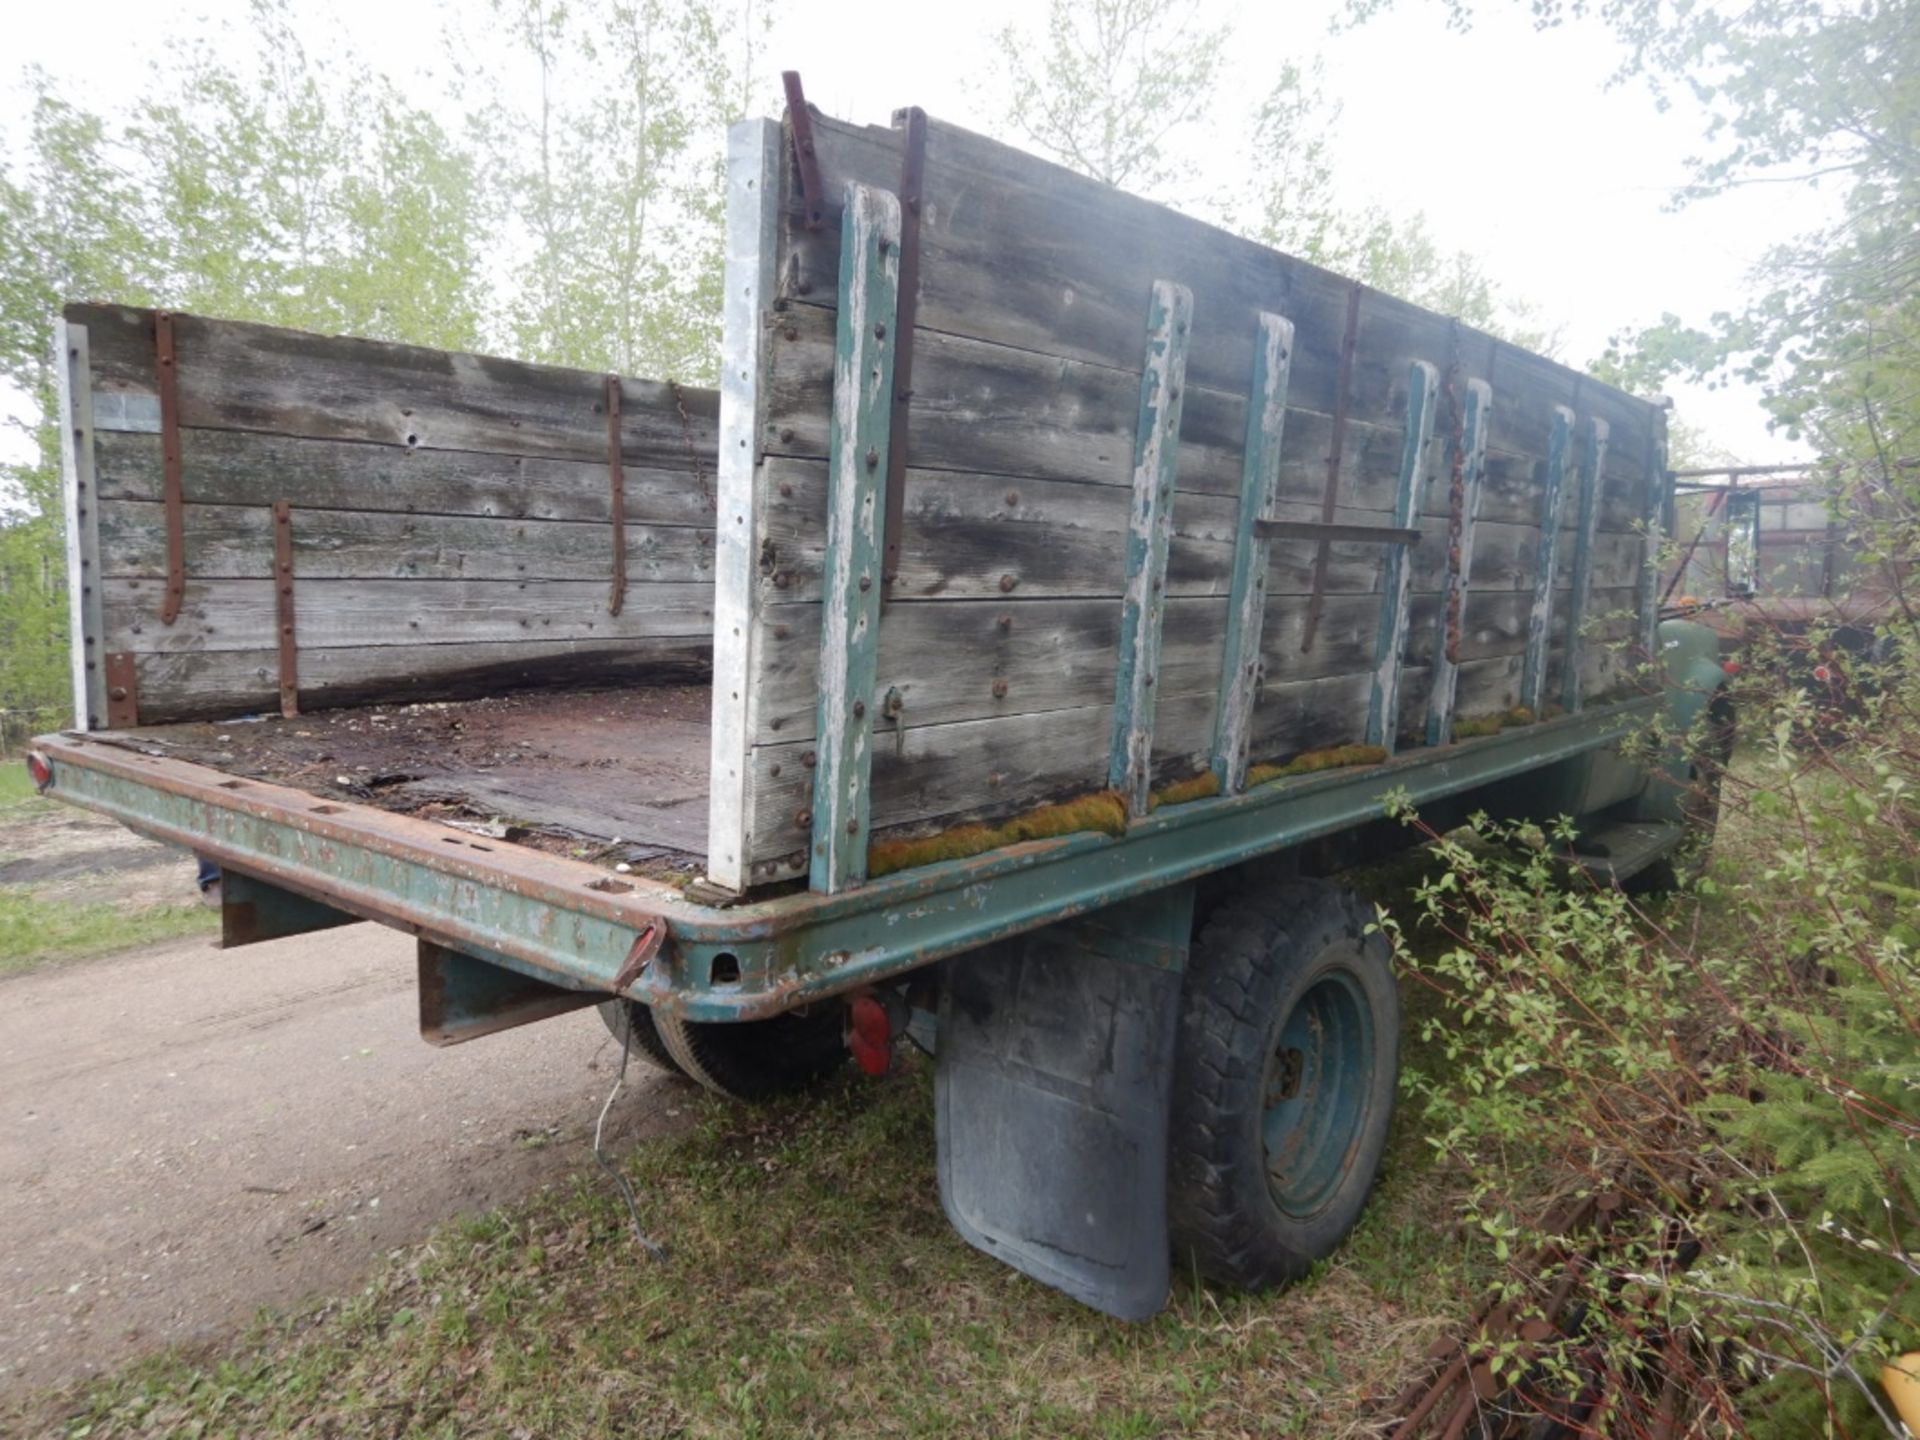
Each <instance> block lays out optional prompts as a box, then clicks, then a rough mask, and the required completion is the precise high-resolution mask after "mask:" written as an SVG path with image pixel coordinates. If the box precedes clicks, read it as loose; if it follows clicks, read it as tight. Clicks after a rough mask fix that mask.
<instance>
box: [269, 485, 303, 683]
mask: <svg viewBox="0 0 1920 1440" xmlns="http://www.w3.org/2000/svg"><path fill="white" fill-rule="evenodd" d="M273 599H274V605H275V608H276V610H277V612H278V613H277V620H278V624H277V625H276V626H275V627H274V628H275V631H276V633H277V635H278V637H279V642H280V713H281V714H282V715H284V716H286V717H287V719H289V720H291V719H292V718H293V717H294V716H296V715H298V714H299V713H300V644H299V640H298V639H297V638H296V636H295V634H294V617H293V507H292V506H291V505H289V504H288V503H287V502H286V501H285V500H276V501H274V502H273Z"/></svg>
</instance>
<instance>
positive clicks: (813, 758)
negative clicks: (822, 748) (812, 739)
mask: <svg viewBox="0 0 1920 1440" xmlns="http://www.w3.org/2000/svg"><path fill="white" fill-rule="evenodd" d="M819 762H820V757H819V756H818V755H816V754H814V752H813V751H811V750H809V751H807V753H806V754H804V755H802V756H801V757H800V763H801V764H802V765H804V766H806V767H807V768H808V769H809V770H811V769H812V768H813V767H814V766H815V765H817V764H819Z"/></svg>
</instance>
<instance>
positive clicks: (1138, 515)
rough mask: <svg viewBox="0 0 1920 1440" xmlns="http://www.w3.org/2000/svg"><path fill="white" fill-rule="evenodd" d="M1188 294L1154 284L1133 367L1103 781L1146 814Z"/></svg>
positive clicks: (1189, 324) (1134, 811) (1189, 325)
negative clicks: (1123, 573) (1123, 546)
mask: <svg viewBox="0 0 1920 1440" xmlns="http://www.w3.org/2000/svg"><path fill="white" fill-rule="evenodd" d="M1192 329H1193V295H1192V292H1190V291H1189V290H1188V289H1187V287H1186V286H1184V285H1175V284H1173V283H1172V282H1171V281H1168V280H1156V281H1154V282H1153V298H1152V302H1151V304H1150V305H1149V307H1148V310H1147V363H1146V366H1145V368H1144V369H1143V370H1142V371H1141V373H1140V418H1139V423H1138V425H1137V427H1136V429H1135V431H1134V442H1133V502H1132V510H1131V511H1130V514H1129V520H1128V524H1127V588H1126V594H1125V599H1124V600H1123V601H1122V605H1121V611H1120V663H1119V667H1118V668H1119V673H1118V676H1117V677H1116V679H1115V681H1114V704H1113V744H1112V749H1111V752H1110V753H1111V759H1110V761H1109V762H1108V766H1107V784H1108V787H1109V788H1110V789H1114V790H1118V791H1120V792H1121V793H1122V794H1124V795H1125V796H1126V797H1127V810H1128V813H1129V814H1131V815H1134V816H1141V815H1145V814H1146V813H1147V808H1148V800H1147V797H1148V795H1149V794H1150V793H1151V791H1152V788H1153V701H1154V691H1153V687H1154V682H1155V681H1156V680H1157V679H1158V678H1159V676H1158V673H1157V672H1158V671H1159V668H1160V624H1161V621H1162V620H1163V619H1164V617H1165V615H1166V608H1167V604H1166V602H1167V594H1166V591H1167V539H1168V536H1169V535H1170V534H1171V532H1172V529H1173V477H1174V473H1175V471H1176V469H1177V468H1178V464H1179V458H1180V411H1181V400H1182V395H1183V392H1184V391H1185V389H1186V377H1187V340H1188V336H1189V334H1190V332H1191V331H1192Z"/></svg>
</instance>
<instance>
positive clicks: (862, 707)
mask: <svg viewBox="0 0 1920 1440" xmlns="http://www.w3.org/2000/svg"><path fill="white" fill-rule="evenodd" d="M853 718H854V719H856V720H864V719H866V718H867V702H866V701H864V700H856V701H854V702H853Z"/></svg>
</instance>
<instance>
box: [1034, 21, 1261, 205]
mask: <svg viewBox="0 0 1920 1440" xmlns="http://www.w3.org/2000/svg"><path fill="white" fill-rule="evenodd" d="M1227 34H1228V32H1227V29H1226V27H1224V26H1208V25H1205V24H1203V23H1202V13H1201V8H1200V4H1199V0H1050V3H1049V5H1048V7H1047V15H1046V22H1045V25H1044V28H1043V29H1042V31H1041V32H1040V33H1039V34H1035V33H1033V32H1032V31H1031V30H1030V29H1028V28H1026V27H1023V26H1014V25H1010V26H1008V27H1007V28H1005V29H1004V30H1002V31H1001V32H1000V34H999V36H998V37H997V44H998V48H999V51H1000V56H1001V59H1002V60H1003V61H1004V62H1005V64H1006V67H1007V75H1008V77H1009V79H1010V81H1011V85H1012V103H1011V107H1010V109H1009V112H1008V118H1009V120H1010V121H1011V125H1012V128H1013V129H1014V130H1015V131H1017V132H1018V133H1019V135H1020V136H1021V137H1023V138H1024V139H1025V140H1027V141H1029V142H1030V143H1032V144H1034V145H1037V146H1038V147H1039V148H1040V149H1041V150H1043V151H1044V152H1045V153H1047V154H1048V155H1051V156H1052V157H1053V158H1054V159H1056V160H1058V161H1060V162H1061V163H1062V164H1064V165H1068V166H1071V167H1072V168H1073V169H1075V170H1078V171H1080V172H1081V173H1083V174H1086V175H1091V176H1092V177H1093V178H1094V179H1096V180H1101V181H1104V182H1105V183H1107V184H1109V185H1116V186H1119V187H1121V188H1124V189H1127V190H1132V191H1134V192H1136V193H1138V194H1142V195H1153V196H1157V197H1161V198H1165V197H1166V196H1167V195H1168V194H1169V193H1170V192H1171V191H1173V190H1174V189H1176V188H1178V187H1179V186H1180V185H1181V184H1183V183H1184V182H1186V181H1187V180H1189V179H1190V178H1191V174H1192V167H1191V164H1190V163H1188V162H1187V161H1185V160H1183V158H1182V157H1181V156H1180V155H1179V153H1178V148H1177V146H1176V145H1175V143H1174V141H1175V137H1176V136H1177V135H1179V134H1180V132H1181V131H1182V130H1183V129H1186V128H1188V127H1191V126H1193V125H1195V124H1197V123H1198V122H1200V121H1202V120H1204V119H1205V117H1206V116H1207V114H1208V112H1209V110H1210V109H1211V106H1212V101H1213V92H1214V88H1215V84H1216V82H1217V80H1218V78H1219V75H1220V69H1221V62H1222V59H1223V56H1224V55H1225V51H1226V44H1227Z"/></svg>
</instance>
